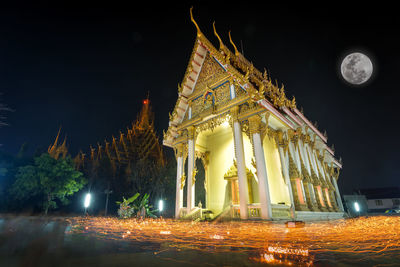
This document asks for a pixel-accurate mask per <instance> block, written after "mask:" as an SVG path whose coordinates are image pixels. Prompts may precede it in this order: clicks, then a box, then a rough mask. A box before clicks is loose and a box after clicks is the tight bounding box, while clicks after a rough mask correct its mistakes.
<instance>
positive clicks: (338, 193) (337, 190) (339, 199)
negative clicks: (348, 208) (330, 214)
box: [332, 177, 344, 211]
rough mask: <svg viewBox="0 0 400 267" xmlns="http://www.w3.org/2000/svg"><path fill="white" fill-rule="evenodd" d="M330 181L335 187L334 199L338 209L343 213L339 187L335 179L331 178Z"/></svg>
mask: <svg viewBox="0 0 400 267" xmlns="http://www.w3.org/2000/svg"><path fill="white" fill-rule="evenodd" d="M332 181H333V186H334V187H335V194H336V199H337V202H338V205H339V209H340V211H344V208H343V203H342V198H341V197H340V192H339V187H338V185H337V182H336V179H335V177H332Z"/></svg>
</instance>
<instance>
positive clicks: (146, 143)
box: [74, 98, 165, 176]
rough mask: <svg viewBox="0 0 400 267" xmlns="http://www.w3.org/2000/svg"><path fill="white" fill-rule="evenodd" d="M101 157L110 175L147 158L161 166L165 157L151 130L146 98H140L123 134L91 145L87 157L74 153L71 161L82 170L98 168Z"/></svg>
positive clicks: (148, 101) (150, 111)
mask: <svg viewBox="0 0 400 267" xmlns="http://www.w3.org/2000/svg"><path fill="white" fill-rule="evenodd" d="M103 158H106V159H107V160H108V161H109V162H110V163H111V167H112V171H113V175H114V176H115V175H117V174H116V172H117V171H118V170H119V172H121V171H125V172H129V170H130V169H131V164H133V163H134V162H137V161H143V160H150V161H151V162H153V163H154V165H155V166H164V165H165V156H164V153H163V150H162V146H161V145H160V143H159V139H158V137H157V133H156V131H155V129H154V113H153V112H152V110H151V105H150V100H149V99H148V98H146V99H144V100H143V103H142V109H141V111H140V113H139V115H138V117H137V119H136V121H135V122H134V123H132V127H129V128H127V130H126V132H125V133H123V132H122V131H120V133H119V136H118V137H114V136H112V138H111V141H107V140H104V143H103V144H97V147H92V146H91V147H90V153H89V155H88V156H86V154H85V153H83V152H80V153H78V155H77V156H76V157H75V158H74V161H75V164H76V168H77V169H79V170H84V169H85V168H88V167H89V168H93V167H94V168H96V167H98V166H99V165H100V161H101V160H102V159H103Z"/></svg>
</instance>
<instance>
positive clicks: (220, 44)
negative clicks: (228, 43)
mask: <svg viewBox="0 0 400 267" xmlns="http://www.w3.org/2000/svg"><path fill="white" fill-rule="evenodd" d="M213 29H214V34H215V36H217V38H218V41H219V50H221V49H222V48H223V47H224V43H223V42H222V40H221V37H219V35H218V33H217V30H216V29H215V21H214V22H213Z"/></svg>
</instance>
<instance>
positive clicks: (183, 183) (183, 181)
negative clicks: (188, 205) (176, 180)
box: [181, 173, 186, 190]
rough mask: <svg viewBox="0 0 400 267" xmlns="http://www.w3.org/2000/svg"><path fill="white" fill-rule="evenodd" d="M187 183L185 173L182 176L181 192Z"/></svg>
mask: <svg viewBox="0 0 400 267" xmlns="http://www.w3.org/2000/svg"><path fill="white" fill-rule="evenodd" d="M185 181H186V175H185V173H183V174H182V176H181V190H182V189H183V187H184V186H185Z"/></svg>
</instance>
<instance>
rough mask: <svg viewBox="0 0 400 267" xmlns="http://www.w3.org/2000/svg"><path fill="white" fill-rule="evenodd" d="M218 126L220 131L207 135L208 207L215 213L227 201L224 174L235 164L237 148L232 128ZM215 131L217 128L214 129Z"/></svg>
mask: <svg viewBox="0 0 400 267" xmlns="http://www.w3.org/2000/svg"><path fill="white" fill-rule="evenodd" d="M218 128H221V129H218V133H216V134H212V135H209V136H207V137H206V138H205V139H206V147H207V151H209V152H210V154H209V165H208V170H207V171H208V173H207V174H208V177H209V179H208V184H207V208H208V209H211V210H212V211H213V212H214V214H218V213H220V212H221V211H222V210H223V208H224V205H228V204H229V203H226V202H227V189H228V190H229V188H227V181H226V180H225V179H224V174H225V173H226V172H227V171H228V169H229V168H230V167H231V166H232V164H233V159H234V156H235V150H234V145H233V133H232V129H231V128H230V127H229V126H228V127H224V126H220V127H218ZM214 131H215V130H214Z"/></svg>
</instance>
